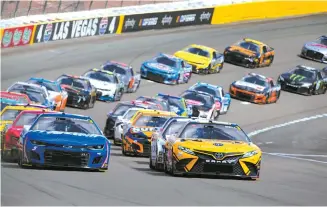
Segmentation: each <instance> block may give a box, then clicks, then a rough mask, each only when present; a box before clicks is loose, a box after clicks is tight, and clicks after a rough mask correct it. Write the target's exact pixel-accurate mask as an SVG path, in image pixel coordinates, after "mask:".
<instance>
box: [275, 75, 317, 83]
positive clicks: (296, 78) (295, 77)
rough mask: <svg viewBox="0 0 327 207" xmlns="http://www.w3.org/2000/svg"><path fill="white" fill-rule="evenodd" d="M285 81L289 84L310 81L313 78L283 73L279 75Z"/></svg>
mask: <svg viewBox="0 0 327 207" xmlns="http://www.w3.org/2000/svg"><path fill="white" fill-rule="evenodd" d="M281 76H282V78H283V79H284V81H285V82H287V83H290V84H301V83H312V82H313V80H312V79H310V78H307V77H305V76H301V75H296V74H290V73H285V74H282V75H281Z"/></svg>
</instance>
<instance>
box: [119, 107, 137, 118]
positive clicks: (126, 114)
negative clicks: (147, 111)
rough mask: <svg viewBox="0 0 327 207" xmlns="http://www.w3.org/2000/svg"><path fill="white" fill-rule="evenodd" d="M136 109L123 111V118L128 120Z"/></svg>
mask: <svg viewBox="0 0 327 207" xmlns="http://www.w3.org/2000/svg"><path fill="white" fill-rule="evenodd" d="M140 109H141V108H140ZM137 111H138V109H133V110H129V111H128V112H127V113H125V115H124V117H123V118H124V119H126V120H130V119H131V118H132V117H133V116H134V115H135V113H136V112H137Z"/></svg>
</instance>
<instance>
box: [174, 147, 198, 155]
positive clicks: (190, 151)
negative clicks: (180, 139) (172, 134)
mask: <svg viewBox="0 0 327 207" xmlns="http://www.w3.org/2000/svg"><path fill="white" fill-rule="evenodd" d="M178 149H179V150H181V151H183V152H185V153H187V154H190V155H195V153H194V152H193V151H192V150H190V149H189V148H186V147H182V146H178Z"/></svg>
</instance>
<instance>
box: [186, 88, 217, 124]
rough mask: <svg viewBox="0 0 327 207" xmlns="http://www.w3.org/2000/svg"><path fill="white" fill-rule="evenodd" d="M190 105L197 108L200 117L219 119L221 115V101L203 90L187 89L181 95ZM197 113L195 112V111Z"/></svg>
mask: <svg viewBox="0 0 327 207" xmlns="http://www.w3.org/2000/svg"><path fill="white" fill-rule="evenodd" d="M180 96H181V97H182V98H184V99H185V100H186V103H187V104H188V105H192V107H193V108H195V109H197V111H198V117H200V118H205V119H213V120H217V119H218V118H219V115H220V110H221V103H220V101H217V100H215V98H214V96H212V95H211V94H208V93H204V92H201V91H191V90H187V91H185V92H183V93H182V94H181V95H180ZM194 114H195V113H194Z"/></svg>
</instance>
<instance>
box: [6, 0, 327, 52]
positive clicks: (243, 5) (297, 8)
mask: <svg viewBox="0 0 327 207" xmlns="http://www.w3.org/2000/svg"><path fill="white" fill-rule="evenodd" d="M322 12H327V1H311V0H308V1H288V2H285V1H272V0H270V1H269V0H268V1H256V0H252V1H251V0H246V2H244V1H242V2H241V1H233V0H220V1H219V2H218V1H216V0H204V1H202V0H194V1H189V2H177V3H170V4H168V3H166V4H164V3H163V4H156V5H144V6H137V7H125V8H116V9H105V10H94V11H89V12H75V13H73V14H72V13H63V14H53V15H48V16H33V17H30V18H26V17H24V18H18V19H13V20H10V21H9V22H8V21H7V22H5V21H1V25H2V26H5V27H4V28H3V29H2V30H1V39H2V44H1V47H2V48H9V47H15V46H23V45H30V44H34V43H46V42H50V41H58V40H66V39H75V38H80V37H88V36H96V35H108V34H120V33H126V32H137V31H144V30H155V29H168V28H176V27H182V26H192V25H204V24H224V23H230V22H239V21H248V20H257V19H269V18H281V17H289V16H295V15H307V14H314V13H322ZM295 35H296V34H295Z"/></svg>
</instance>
